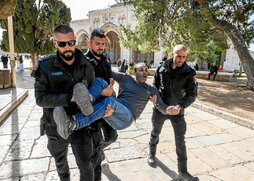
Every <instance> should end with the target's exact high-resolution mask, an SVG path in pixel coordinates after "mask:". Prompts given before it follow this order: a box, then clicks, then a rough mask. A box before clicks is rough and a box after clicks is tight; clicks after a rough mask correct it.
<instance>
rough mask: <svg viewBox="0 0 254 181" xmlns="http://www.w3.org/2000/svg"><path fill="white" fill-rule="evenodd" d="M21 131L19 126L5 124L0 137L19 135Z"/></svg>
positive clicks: (0, 129)
mask: <svg viewBox="0 0 254 181" xmlns="http://www.w3.org/2000/svg"><path fill="white" fill-rule="evenodd" d="M20 130H21V127H20V125H19V124H4V125H2V126H1V128H0V136H1V135H11V134H17V133H19V132H20Z"/></svg>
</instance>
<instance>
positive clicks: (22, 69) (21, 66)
mask: <svg viewBox="0 0 254 181" xmlns="http://www.w3.org/2000/svg"><path fill="white" fill-rule="evenodd" d="M23 62H24V60H23V55H20V56H19V70H20V71H24V65H23Z"/></svg>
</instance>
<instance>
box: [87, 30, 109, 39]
mask: <svg viewBox="0 0 254 181" xmlns="http://www.w3.org/2000/svg"><path fill="white" fill-rule="evenodd" d="M104 33H105V31H103V30H100V29H94V30H93V31H92V33H91V36H90V40H92V39H93V38H94V37H95V36H96V37H99V38H106V35H105V34H104Z"/></svg>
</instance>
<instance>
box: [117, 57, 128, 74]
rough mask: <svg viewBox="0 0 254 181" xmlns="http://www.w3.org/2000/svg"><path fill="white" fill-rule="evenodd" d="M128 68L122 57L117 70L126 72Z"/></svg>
mask: <svg viewBox="0 0 254 181" xmlns="http://www.w3.org/2000/svg"><path fill="white" fill-rule="evenodd" d="M127 69H128V65H127V62H126V60H125V59H123V62H122V64H121V66H120V68H119V72H122V73H126V70H127Z"/></svg>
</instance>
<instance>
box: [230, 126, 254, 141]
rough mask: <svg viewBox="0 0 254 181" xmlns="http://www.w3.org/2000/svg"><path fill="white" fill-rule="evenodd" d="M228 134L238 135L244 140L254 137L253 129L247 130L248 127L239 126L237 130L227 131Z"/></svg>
mask: <svg viewBox="0 0 254 181" xmlns="http://www.w3.org/2000/svg"><path fill="white" fill-rule="evenodd" d="M227 132H228V133H229V134H232V135H236V136H238V137H239V138H242V139H246V138H251V137H254V131H253V129H250V128H246V127H243V126H239V125H238V126H237V127H235V128H231V129H227Z"/></svg>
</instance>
